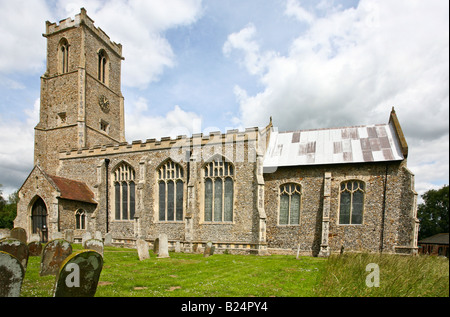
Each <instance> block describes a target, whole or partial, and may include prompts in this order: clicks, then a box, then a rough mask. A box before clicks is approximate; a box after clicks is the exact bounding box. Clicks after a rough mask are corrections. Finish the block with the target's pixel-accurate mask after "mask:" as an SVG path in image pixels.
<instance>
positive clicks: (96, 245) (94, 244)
mask: <svg viewBox="0 0 450 317" xmlns="http://www.w3.org/2000/svg"><path fill="white" fill-rule="evenodd" d="M84 248H85V249H89V250H94V251H97V252H98V253H100V254H101V256H103V242H102V241H101V240H98V239H89V240H87V241H86V242H85V247H84Z"/></svg>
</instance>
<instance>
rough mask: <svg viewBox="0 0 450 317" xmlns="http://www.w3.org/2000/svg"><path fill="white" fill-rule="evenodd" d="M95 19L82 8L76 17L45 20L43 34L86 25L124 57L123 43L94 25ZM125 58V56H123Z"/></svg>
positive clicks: (45, 35) (51, 33) (47, 34)
mask: <svg viewBox="0 0 450 317" xmlns="http://www.w3.org/2000/svg"><path fill="white" fill-rule="evenodd" d="M94 22H95V21H94V20H92V19H91V18H90V17H89V16H88V15H87V12H86V9H85V8H81V12H80V13H78V14H77V15H75V18H74V19H72V18H67V19H64V20H61V21H59V24H57V23H51V22H49V21H46V22H45V34H42V35H43V36H44V37H48V36H49V35H53V34H55V33H59V32H62V31H65V30H67V29H70V28H76V27H79V26H80V25H85V26H86V27H88V28H89V29H90V30H91V31H92V32H93V33H94V34H95V35H96V36H97V37H98V38H100V39H101V40H102V41H103V42H105V43H106V44H108V45H109V46H110V48H111V49H112V50H113V51H114V52H115V53H116V54H117V55H119V56H120V57H121V58H122V44H118V43H115V42H114V41H111V39H110V37H109V36H108V35H107V34H106V33H105V32H104V31H103V30H102V29H101V28H99V27H96V26H95V25H94ZM122 59H123V58H122Z"/></svg>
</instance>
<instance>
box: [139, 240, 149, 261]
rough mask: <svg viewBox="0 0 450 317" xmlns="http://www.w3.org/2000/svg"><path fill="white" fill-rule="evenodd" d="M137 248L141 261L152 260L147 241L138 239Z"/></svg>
mask: <svg viewBox="0 0 450 317" xmlns="http://www.w3.org/2000/svg"><path fill="white" fill-rule="evenodd" d="M136 248H137V251H138V256H139V260H140V261H142V260H145V259H149V258H150V254H149V253H148V243H147V241H145V240H142V239H138V240H137V241H136Z"/></svg>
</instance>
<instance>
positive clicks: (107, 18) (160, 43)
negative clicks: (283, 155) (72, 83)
mask: <svg viewBox="0 0 450 317" xmlns="http://www.w3.org/2000/svg"><path fill="white" fill-rule="evenodd" d="M0 5H1V7H2V11H1V12H0V43H2V47H1V48H0V93H1V98H0V184H3V188H2V190H3V192H4V194H5V196H7V195H8V194H9V193H11V192H12V191H14V190H16V189H17V188H18V187H20V185H21V184H22V183H23V181H24V180H25V178H26V177H27V175H28V173H29V172H30V171H31V169H32V167H33V137H34V130H33V128H34V126H35V125H36V124H37V120H38V109H39V88H40V79H39V77H40V76H41V75H42V74H43V73H44V72H45V56H46V43H45V38H43V37H42V33H44V30H45V21H46V20H49V21H51V22H57V21H60V20H62V19H65V18H67V17H72V18H73V17H74V16H75V14H77V13H79V11H80V8H81V7H84V8H86V10H87V13H88V15H89V16H90V17H91V18H92V19H93V20H94V21H95V24H96V26H99V27H101V28H102V29H103V30H104V31H105V32H106V33H107V34H108V35H109V36H110V37H111V39H112V40H113V41H115V42H118V43H121V44H122V45H123V55H124V57H125V60H124V61H123V63H122V93H123V95H124V97H125V114H126V117H125V121H126V128H125V130H126V138H127V141H128V142H131V141H133V140H138V139H142V140H145V139H148V138H157V139H159V138H161V137H164V136H170V135H172V136H174V135H178V134H187V135H189V134H191V133H194V132H195V133H197V132H203V133H208V132H210V131H216V130H221V131H222V132H225V131H226V130H227V129H233V128H239V129H244V128H246V127H253V126H265V125H267V124H268V122H269V118H270V116H272V117H273V123H274V125H275V126H276V127H278V129H279V130H281V131H283V130H293V129H310V128H326V127H339V126H352V125H363V124H377V123H386V122H387V121H388V118H389V112H390V110H391V108H392V106H395V109H396V112H397V115H398V117H399V120H400V123H401V125H402V127H403V130H404V132H405V135H406V138H407V141H408V144H409V148H410V155H409V158H408V166H409V168H410V169H411V170H412V171H413V173H415V175H416V189H417V191H418V192H419V194H422V193H423V192H424V191H425V190H428V189H430V188H436V187H440V186H442V185H443V184H448V165H449V159H448V144H449V138H448V136H449V124H448V122H449V120H448V114H449V113H448V110H449V76H448V75H449V71H448V69H449V58H448V55H449V50H448V48H449V33H448V32H449V31H448V30H449V14H448V11H449V10H448V9H449V8H448V6H449V4H448V2H447V1H442V0H433V1H422V0H383V1H380V0H362V1H348V0H346V1H332V0H330V1H325V0H322V1H303V0H244V1H242V0H203V1H202V0H164V1H160V0H154V1H148V0H147V1H143V0H134V1H126V0H108V1H105V0H89V1H83V0H74V1H70V0H69V1H68V0H66V1H62V0H51V1H50V0H47V1H46V0H18V1H9V0H0Z"/></svg>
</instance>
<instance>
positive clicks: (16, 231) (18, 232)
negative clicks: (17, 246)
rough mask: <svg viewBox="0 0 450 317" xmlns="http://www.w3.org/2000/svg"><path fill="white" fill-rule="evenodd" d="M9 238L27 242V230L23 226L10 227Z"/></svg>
mask: <svg viewBox="0 0 450 317" xmlns="http://www.w3.org/2000/svg"><path fill="white" fill-rule="evenodd" d="M10 236H11V238H14V239H17V240H20V241H22V242H23V243H25V244H26V243H27V232H26V231H25V229H24V228H20V227H16V228H12V229H11V232H10Z"/></svg>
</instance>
